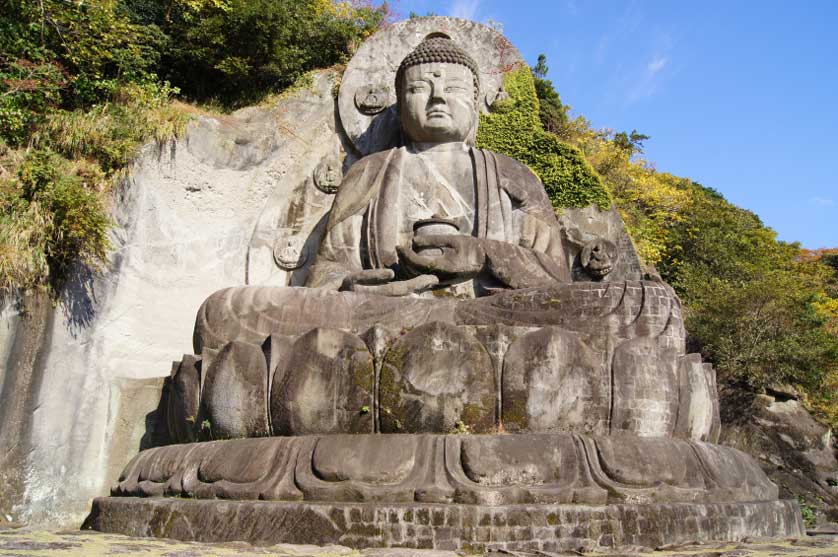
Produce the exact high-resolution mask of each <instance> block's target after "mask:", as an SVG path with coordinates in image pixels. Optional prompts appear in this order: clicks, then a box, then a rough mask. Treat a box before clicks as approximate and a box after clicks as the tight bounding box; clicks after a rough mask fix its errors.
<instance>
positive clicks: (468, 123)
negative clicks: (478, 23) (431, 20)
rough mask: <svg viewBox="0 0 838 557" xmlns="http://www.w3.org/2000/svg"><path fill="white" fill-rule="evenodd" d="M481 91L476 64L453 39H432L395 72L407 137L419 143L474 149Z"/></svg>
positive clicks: (403, 61)
mask: <svg viewBox="0 0 838 557" xmlns="http://www.w3.org/2000/svg"><path fill="white" fill-rule="evenodd" d="M479 90H480V81H479V78H478V74H477V64H476V63H475V62H474V60H473V59H472V58H471V57H470V56H469V55H468V54H467V53H466V52H465V51H464V50H463V49H461V48H460V47H459V46H457V44H456V43H455V42H454V41H452V40H451V39H450V38H449V37H448V36H446V35H442V34H439V33H437V34H433V35H429V36H428V37H426V38H425V40H423V41H422V42H421V43H420V44H419V46H417V47H416V49H415V50H414V51H413V52H411V53H410V54H408V55H407V56H406V57H405V59H404V60H402V63H401V65H400V66H399V69H398V71H397V72H396V94H397V96H398V103H399V104H398V107H399V118H400V121H401V126H402V131H403V132H404V134H405V135H406V136H407V138H408V139H410V140H411V141H414V142H422V143H447V142H452V141H465V142H467V143H473V142H474V136H475V133H476V132H477V95H478V92H479Z"/></svg>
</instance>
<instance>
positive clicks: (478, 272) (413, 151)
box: [172, 34, 714, 440]
mask: <svg viewBox="0 0 838 557" xmlns="http://www.w3.org/2000/svg"><path fill="white" fill-rule="evenodd" d="M478 86H479V83H478V72H477V68H476V64H475V62H474V61H473V60H472V58H471V57H470V56H469V55H468V54H467V53H466V52H464V51H463V50H462V49H461V48H460V47H459V46H457V44H456V43H454V41H452V40H451V39H450V38H448V37H447V36H444V35H439V34H432V35H430V36H429V37H427V38H426V39H425V40H423V41H422V42H421V43H420V44H419V45H418V47H416V49H415V50H414V51H413V52H411V53H410V54H409V55H408V56H407V57H406V58H405V59H404V60H403V61H402V63H401V65H400V66H399V68H398V71H397V73H396V90H397V93H398V106H399V119H400V123H401V128H402V135H403V145H402V146H399V147H395V148H392V149H388V150H385V151H382V152H378V153H374V154H371V155H369V156H367V157H364V158H363V159H361V160H359V161H358V162H356V163H355V164H354V165H353V166H352V167H351V169H350V170H349V172H348V174H347V175H346V177H345V178H344V180H343V182H342V184H341V186H340V188H339V190H338V194H337V196H336V198H335V200H334V204H333V207H332V209H331V213H330V215H329V219H328V225H327V227H326V232H325V235H324V238H323V240H322V242H321V245H320V249H319V251H318V253H317V257H316V259H315V261H314V264H313V266H312V268H311V270H310V274H309V277H308V282H307V286H306V287H237V288H230V289H225V290H222V291H219V292H216V293H215V294H213V295H212V296H210V297H209V298H208V299H207V300H206V302H204V304H203V305H202V307H201V308H200V310H199V312H198V318H197V322H196V326H195V333H194V339H193V340H194V349H195V354H196V355H197V356H194V357H191V358H187V359H186V360H184V363H182V364H181V365H180V370H179V371H178V373H177V374H176V376H175V379H174V381H175V383H176V384H178V385H180V384H181V383H184V382H188V383H189V385H186V384H185V383H184V384H183V385H182V389H181V391H182V392H183V393H188V396H187V395H184V396H181V397H180V398H178V396H177V395H176V396H175V397H174V398H173V401H172V408H173V415H172V421H173V423H175V424H177V423H180V426H177V427H176V429H177V430H178V436H179V438H182V439H183V440H192V439H195V438H197V437H198V436H200V434H201V432H200V431H198V430H197V429H196V427H195V424H196V423H204V420H208V422H209V423H210V424H211V427H212V436H214V437H217V436H222V437H249V436H256V435H269V434H279V435H302V434H312V433H349V432H359V431H370V432H433V433H446V432H448V431H451V430H452V429H454V428H456V427H461V428H465V429H467V430H469V431H474V432H492V431H498V430H506V431H516V430H522V431H584V432H590V433H607V432H611V431H612V430H620V431H630V432H634V433H640V434H645V435H671V434H673V433H674V432H675V431H676V430H677V429H679V428H680V429H682V430H683V431H684V432H686V431H687V430H690V431H692V433H691V435H694V436H696V437H699V438H701V437H708V436H710V435H711V429H712V427H713V425H712V424H713V423H714V422H713V416H714V414H713V405H712V404H709V403H708V404H704V405H703V406H700V405H699V406H696V408H703V412H704V415H703V416H701V418H700V419H699V421H698V422H696V423H691V425H688V424H687V422H686V421H684V420H686V418H685V415H686V414H685V413H683V412H682V413H681V414H680V420H681V423H680V424H679V423H678V419H679V418H678V416H679V411H678V406H679V404H681V403H683V402H684V401H683V400H679V396H678V392H679V389H680V388H681V384H682V383H683V382H684V381H690V380H693V381H695V380H696V378H697V379H698V380H699V382H700V383H702V384H705V385H709V383H708V381H709V379H708V378H707V377H706V371H705V369H704V368H702V367H701V366H700V365H699V366H698V367H695V366H694V365H693V364H694V363H695V361H694V360H684V330H683V325H682V322H681V317H680V306H679V302H678V300H677V298H676V297H675V295H674V293H673V292H672V290H671V289H670V288H669V287H667V286H666V285H664V284H662V283H659V282H643V281H620V280H616V279H615V280H611V281H609V282H593V281H589V282H571V275H570V270H569V268H568V263H567V257H566V254H565V253H563V249H564V248H563V244H562V241H561V234H560V232H561V231H560V227H559V224H558V221H557V219H556V217H555V214H554V211H553V208H552V206H551V204H550V201H549V199H548V198H547V195H546V192H545V190H544V187H543V185H542V184H541V183H540V182H539V180H538V179H537V178H536V176H535V175H534V174H533V173H532V172H531V171H530V170H529V169H528V168H527V167H525V166H524V165H522V164H521V163H519V162H517V161H515V160H513V159H510V158H509V157H506V156H504V155H500V154H497V153H493V152H490V151H486V150H482V149H476V148H474V147H473V143H474V137H475V134H476V128H477V122H478V117H477V105H476V103H477V91H478ZM589 259H590V256H589ZM600 267H602V269H598V270H599V271H600V272H599V274H598V275H597V278H602V276H604V275H605V274H607V271H608V269H607V267H606V266H603V265H600ZM603 270H604V271H605V272H604V273H603V272H601V271H603ZM618 278H619V277H617V279H618ZM641 355H644V357H641ZM645 355H648V357H645ZM199 360H200V364H198V363H197V362H198V361H199ZM396 360H398V361H396ZM689 362H692V364H690V363H689ZM196 366H198V367H200V369H195V367H196ZM690 374H693V375H695V376H696V377H694V378H692V379H690ZM622 382H625V383H626V384H627V389H628V390H626V389H617V388H616V387H615V386H619V384H621V383H622ZM705 391H707V392H709V387H707V388H706V389H705ZM230 393H238V394H237V395H235V396H231V395H230ZM621 397H623V398H625V404H624V406H621V404H623V403H621V402H620V398H621ZM638 400H643V401H645V402H644V404H642V405H640V406H638V405H637V401H638ZM361 408H364V409H368V411H366V412H361V410H360V409H361ZM178 416H180V418H178ZM196 416H199V417H201V418H202V419H201V420H197V419H196ZM190 418H191V420H190ZM698 423H700V424H701V425H700V427H697V429H696V424H698ZM691 428H692V429H691ZM693 429H694V430H695V431H693Z"/></svg>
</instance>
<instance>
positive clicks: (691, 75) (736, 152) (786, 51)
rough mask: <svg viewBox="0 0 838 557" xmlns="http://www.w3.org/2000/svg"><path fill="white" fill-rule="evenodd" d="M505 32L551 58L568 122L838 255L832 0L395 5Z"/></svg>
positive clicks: (531, 55)
mask: <svg viewBox="0 0 838 557" xmlns="http://www.w3.org/2000/svg"><path fill="white" fill-rule="evenodd" d="M390 4H391V7H392V8H393V9H394V10H395V11H396V12H397V13H399V14H401V15H402V16H403V17H407V15H408V14H409V13H410V12H411V11H415V12H416V13H418V14H420V15H425V14H426V13H427V12H429V11H430V12H434V13H436V14H438V15H454V16H459V17H466V18H469V19H473V20H475V21H480V22H486V21H488V20H492V21H496V22H499V23H501V24H502V25H503V30H504V34H505V35H506V36H507V37H508V38H509V39H510V40H511V41H512V42H513V44H515V46H517V47H518V49H519V50H520V51H521V53H522V54H523V56H524V59H525V60H527V62H528V63H529V64H530V65H533V64H534V63H535V61H536V59H537V57H538V54H539V53H544V54H546V55H547V64H548V66H549V68H550V71H549V73H548V75H547V78H548V79H550V80H552V81H553V84H554V85H555V87H556V89H557V91H558V92H559V94H560V95H561V97H562V101H563V102H564V103H566V104H570V105H571V106H572V114H573V115H582V116H585V117H586V118H587V119H588V120H590V121H591V123H592V124H593V125H594V126H595V127H597V128H613V129H615V130H627V131H631V130H632V129H635V128H636V129H637V130H638V131H640V132H642V133H645V134H647V135H649V136H651V139H650V140H649V141H647V143H646V158H647V159H648V160H649V161H651V162H653V163H655V165H656V167H657V168H658V169H659V170H661V171H666V172H671V173H673V174H676V175H679V176H686V177H689V178H692V179H693V180H695V181H697V182H699V183H701V184H703V185H705V186H709V187H712V188H715V189H716V190H718V191H720V192H721V193H722V194H723V195H724V196H725V197H726V198H727V199H728V200H730V201H731V202H733V203H735V204H737V205H739V206H741V207H745V208H747V209H750V210H752V211H754V212H755V213H756V214H758V215H759V216H760V217H761V218H762V220H763V221H764V222H765V223H766V224H767V225H768V226H770V227H771V228H773V229H774V230H776V231H777V233H778V237H779V239H781V240H785V241H789V242H792V241H799V242H801V244H802V245H803V246H804V247H807V248H818V247H838V106H836V105H838V31H836V25H838V1H836V0H822V1H814V0H807V1H801V2H778V1H773V0H769V1H765V0H759V1H757V0H750V1H743V0H728V1H725V2H721V1H716V0H711V1H705V2H676V1H653V0H647V1H623V2H614V1H610V0H609V1H606V0H598V1H581V0H515V1H512V0H394V1H391V3H390Z"/></svg>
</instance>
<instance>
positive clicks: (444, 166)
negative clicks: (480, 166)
mask: <svg viewBox="0 0 838 557" xmlns="http://www.w3.org/2000/svg"><path fill="white" fill-rule="evenodd" d="M474 199H475V181H474V170H473V164H472V161H471V156H470V155H469V153H468V152H453V153H452V152H446V153H435V154H430V153H425V154H421V155H413V156H411V157H409V158H408V163H407V164H406V165H405V167H404V169H403V173H402V183H401V187H400V188H399V209H400V211H399V213H400V219H399V221H400V226H399V229H400V232H402V233H404V234H410V233H412V230H413V224H414V223H415V222H416V221H419V220H424V219H430V218H445V219H448V220H451V221H454V222H455V223H457V225H458V226H459V227H460V232H462V233H465V234H471V233H472V229H473V226H474V206H475V203H474Z"/></svg>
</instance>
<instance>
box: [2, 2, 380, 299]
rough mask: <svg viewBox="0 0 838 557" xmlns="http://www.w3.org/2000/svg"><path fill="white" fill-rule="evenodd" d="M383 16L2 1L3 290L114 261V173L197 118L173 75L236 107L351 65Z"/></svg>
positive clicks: (355, 10) (365, 10) (333, 9)
mask: <svg viewBox="0 0 838 557" xmlns="http://www.w3.org/2000/svg"><path fill="white" fill-rule="evenodd" d="M385 14H386V8H378V9H375V8H372V7H371V6H368V5H364V4H361V3H352V4H349V3H343V2H341V3H333V2H331V0H299V1H295V2H273V1H269V0H258V1H253V2H251V1H245V0H89V1H85V2H80V1H77V0H4V1H3V2H2V9H0V287H14V288H23V289H26V288H37V287H44V288H47V289H48V290H51V291H52V292H53V293H57V291H58V290H59V289H60V288H61V284H62V282H63V281H64V280H65V279H66V275H67V272H68V271H69V267H70V264H71V262H72V261H83V262H86V263H87V264H88V265H92V266H96V265H100V264H102V263H104V262H105V258H106V254H107V248H108V242H107V234H106V233H105V231H106V229H107V227H108V224H107V223H108V217H107V199H108V197H109V193H110V188H111V185H112V184H113V182H114V180H115V179H118V178H119V177H120V176H121V175H122V174H121V173H122V171H123V169H124V168H125V167H126V165H127V164H128V163H129V162H130V161H131V159H132V158H133V157H134V156H135V155H136V153H137V150H138V149H139V147H140V146H142V145H143V144H144V143H145V142H147V141H148V140H149V139H152V138H154V139H157V140H158V141H165V140H167V139H169V138H171V137H172V136H174V135H175V134H177V133H178V132H179V131H180V130H182V129H183V128H184V126H185V122H186V121H187V119H188V118H189V117H190V116H191V114H194V113H195V112H196V109H195V108H193V107H188V106H186V105H183V104H180V103H177V102H174V101H173V98H174V97H175V96H176V95H178V93H179V90H178V88H177V87H174V86H172V85H171V84H170V82H167V81H164V80H163V79H170V80H171V81H172V82H175V83H176V85H180V86H182V87H183V88H184V90H185V91H187V92H188V93H189V94H190V96H191V97H192V98H195V99H200V100H202V101H213V100H216V101H219V102H220V103H221V104H223V105H226V106H236V105H238V104H242V103H244V102H248V101H250V100H253V99H255V98H258V97H259V96H260V95H264V94H267V93H270V92H272V91H277V90H281V89H282V88H284V87H286V86H287V85H289V84H291V83H293V82H294V80H295V79H296V78H297V77H299V76H300V75H301V74H302V73H304V72H306V71H308V70H311V69H313V68H315V67H321V66H328V65H331V64H334V63H335V62H338V61H340V60H341V59H342V58H343V57H345V56H346V55H347V54H348V53H349V52H350V51H351V49H352V48H353V45H354V44H356V43H357V42H358V41H359V40H360V39H362V38H363V37H364V36H366V34H368V33H370V32H371V31H372V30H374V29H375V27H376V26H377V25H378V24H379V22H380V21H381V20H382V18H383V17H384V15H385ZM159 76H161V77H162V78H163V79H161V77H159ZM36 168H37V169H38V172H37V173H36V174H37V176H39V178H38V181H37V182H36V184H37V187H35V186H34V185H33V183H27V182H26V178H25V176H34V174H32V172H33V169H36Z"/></svg>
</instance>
